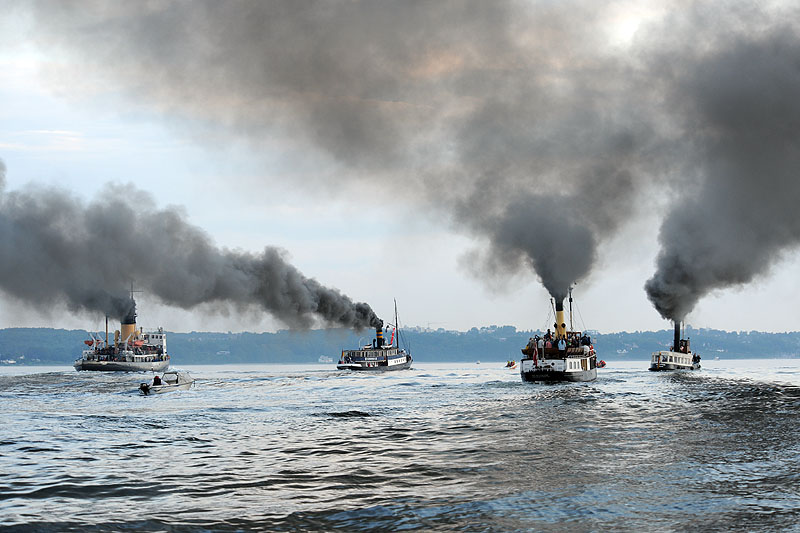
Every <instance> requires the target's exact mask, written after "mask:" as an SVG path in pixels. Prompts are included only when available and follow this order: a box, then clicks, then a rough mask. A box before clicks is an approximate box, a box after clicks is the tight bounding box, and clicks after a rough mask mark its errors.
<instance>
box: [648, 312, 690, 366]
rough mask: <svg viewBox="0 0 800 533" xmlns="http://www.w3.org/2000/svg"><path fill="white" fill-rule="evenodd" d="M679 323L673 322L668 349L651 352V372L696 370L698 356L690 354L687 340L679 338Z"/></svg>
mask: <svg viewBox="0 0 800 533" xmlns="http://www.w3.org/2000/svg"><path fill="white" fill-rule="evenodd" d="M681 337H682V335H681V323H680V322H679V321H677V320H676V321H675V336H674V337H673V340H672V346H670V349H669V350H668V351H667V350H661V351H658V352H653V355H652V356H651V358H650V368H649V370H652V371H653V372H658V371H662V370H698V369H699V368H700V355H698V354H697V353H693V352H692V348H691V345H690V343H689V339H688V338H686V339H683V338H681Z"/></svg>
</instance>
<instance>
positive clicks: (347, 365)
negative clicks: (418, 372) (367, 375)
mask: <svg viewBox="0 0 800 533" xmlns="http://www.w3.org/2000/svg"><path fill="white" fill-rule="evenodd" d="M411 363H412V360H411V358H409V359H408V361H406V362H405V363H401V364H399V365H385V366H380V365H378V366H362V365H360V364H358V363H345V364H341V363H340V364H338V365H336V368H338V369H339V370H353V371H355V372H391V371H393V370H408V369H409V368H411Z"/></svg>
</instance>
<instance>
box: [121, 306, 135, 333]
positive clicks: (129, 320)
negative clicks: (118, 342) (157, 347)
mask: <svg viewBox="0 0 800 533" xmlns="http://www.w3.org/2000/svg"><path fill="white" fill-rule="evenodd" d="M129 306H130V307H128V312H127V313H126V314H125V317H124V318H123V319H122V321H121V322H122V324H121V327H120V332H121V334H122V341H123V342H127V341H132V340H133V339H135V338H136V336H137V335H136V301H135V300H134V299H133V298H131V299H130V301H129Z"/></svg>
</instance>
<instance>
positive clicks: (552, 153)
mask: <svg viewBox="0 0 800 533" xmlns="http://www.w3.org/2000/svg"><path fill="white" fill-rule="evenodd" d="M637 5H638V4H637ZM629 7H632V5H628V4H626V3H624V2H621V3H611V4H604V3H598V2H590V1H582V0H573V1H564V2H550V1H536V0H531V1H529V2H516V1H513V0H508V1H502V0H497V1H493V2H485V1H482V0H461V1H441V2H435V3H424V2H414V3H409V2H379V1H378V2H376V1H359V0H355V1H347V2H336V1H333V2H315V1H311V0H307V1H303V0H285V1H280V0H276V1H272V2H259V1H246V0H243V1H240V2H235V3H233V2H216V1H211V0H205V1H204V0H197V1H194V2H150V3H147V4H137V3H124V4H121V3H115V2H105V1H99V2H95V3H93V4H92V5H91V7H87V6H86V4H85V2H81V3H65V2H59V3H52V2H42V3H39V4H38V7H37V8H35V10H34V13H35V16H34V18H35V20H36V28H35V29H36V35H37V39H38V40H39V41H40V43H42V44H43V45H44V46H47V47H51V48H58V49H65V50H72V51H74V53H75V54H76V56H75V57H76V58H77V60H76V61H75V62H74V63H72V64H71V67H72V68H73V69H76V70H75V71H72V72H68V75H70V76H85V77H86V78H89V79H97V77H98V76H99V79H100V81H101V82H103V83H105V82H111V83H113V84H114V85H115V86H117V87H121V88H123V90H124V91H126V92H127V93H128V95H129V96H130V97H131V101H133V102H137V103H142V105H147V106H150V107H153V108H155V109H157V110H159V111H161V112H163V113H164V114H165V115H166V116H168V117H170V118H172V119H175V120H176V121H179V122H181V123H185V122H187V121H188V122H189V123H190V124H191V128H192V134H193V135H197V133H196V132H197V131H198V130H200V131H203V132H204V133H205V135H208V136H209V137H211V136H213V137H214V140H215V141H220V140H224V138H230V139H245V140H246V141H247V142H250V143H252V144H254V145H255V146H256V147H257V148H261V147H262V146H264V145H269V144H270V142H272V141H273V140H274V139H276V138H280V139H281V140H284V139H291V140H292V142H295V143H297V145H298V146H302V147H303V149H304V150H306V151H310V150H313V149H315V150H317V151H318V154H317V155H323V156H326V157H328V158H330V161H332V162H335V163H336V164H338V165H340V169H339V170H340V172H337V173H334V175H335V176H336V177H335V178H334V179H335V180H336V181H339V182H341V181H345V180H356V181H359V180H361V181H363V182H368V183H369V186H370V187H373V186H375V185H380V183H376V182H381V181H383V182H389V181H393V182H394V181H397V180H399V179H400V180H402V182H403V183H402V187H399V188H398V189H399V190H401V191H403V192H404V194H405V195H406V199H407V200H409V201H411V202H415V203H418V204H420V205H421V206H422V207H423V208H425V209H426V210H427V209H429V208H430V209H441V210H443V211H444V212H445V213H447V214H448V215H449V217H450V219H451V221H452V223H453V225H454V226H455V227H457V228H458V229H461V230H463V231H466V232H469V233H470V234H472V235H474V236H476V237H477V238H478V240H480V241H482V242H484V243H485V244H486V245H485V246H484V247H483V248H480V249H479V250H478V251H477V252H476V253H475V255H474V257H476V258H477V259H478V260H476V261H473V262H472V263H471V264H472V269H473V270H474V271H476V273H478V275H479V276H481V277H486V276H487V275H488V276H491V275H495V276H508V275H511V274H514V273H517V272H523V271H529V270H530V269H533V270H534V271H535V272H536V274H537V275H538V276H539V278H540V279H541V281H542V283H543V284H544V286H545V287H546V288H547V290H548V291H550V293H551V294H552V295H554V296H555V297H559V298H560V297H563V295H564V294H565V293H566V290H567V288H568V287H569V286H570V285H571V284H573V283H575V282H576V281H578V280H581V279H584V278H586V277H587V276H588V275H590V274H591V269H592V267H593V265H594V263H595V259H596V257H597V256H598V254H599V250H600V247H601V246H602V243H603V241H604V240H605V239H608V238H609V237H611V236H613V235H614V234H615V232H616V231H617V230H618V229H619V228H620V226H621V225H623V224H625V223H626V222H627V221H628V220H630V218H631V217H632V216H634V215H635V214H636V212H637V209H647V208H648V207H652V205H653V203H654V202H653V201H652V200H650V199H647V198H645V197H644V196H643V193H644V192H648V193H649V192H652V191H653V190H659V189H660V188H662V189H663V188H664V184H665V183H667V184H669V185H668V188H671V189H673V190H674V191H675V192H674V194H675V196H676V198H677V200H676V203H675V207H674V210H673V211H672V213H671V214H670V216H669V217H668V218H667V220H666V221H665V223H664V226H663V228H662V231H661V237H660V238H661V242H662V244H663V250H662V253H661V255H660V257H659V260H658V262H659V271H658V273H657V274H656V276H655V277H654V278H653V279H652V280H651V281H649V282H648V285H647V291H648V295H649V296H650V298H651V299H652V300H653V301H654V303H655V305H656V307H657V308H658V309H659V311H660V312H661V313H662V314H664V316H669V317H682V316H684V315H685V314H686V313H687V312H688V311H689V310H690V309H691V308H692V307H693V306H694V303H695V302H696V301H697V299H698V298H700V297H701V296H702V294H705V293H706V292H707V291H708V290H712V289H713V288H716V287H723V286H726V285H729V284H731V283H733V284H735V283H743V282H747V281H749V280H751V279H753V277H754V276H757V275H758V274H759V273H761V272H763V271H764V269H765V268H767V265H769V264H771V263H772V262H773V260H774V258H775V257H776V256H778V255H780V250H782V249H784V248H785V247H786V246H790V245H793V244H794V242H795V241H794V237H792V235H796V234H797V232H796V231H794V229H795V222H794V218H792V215H791V213H792V212H793V211H794V209H793V206H790V205H786V202H788V201H789V200H787V199H788V198H792V197H793V196H792V194H793V193H794V192H796V191H795V190H794V187H796V185H794V184H793V183H788V181H789V180H790V177H791V176H792V171H791V168H795V165H794V164H795V162H796V161H795V158H796V154H795V144H794V142H793V138H792V134H791V132H792V131H793V130H792V128H791V127H789V126H794V112H795V106H796V104H795V102H793V101H792V100H791V96H790V95H791V94H792V93H793V91H795V90H796V88H797V87H796V85H797V84H796V64H795V63H794V61H795V60H794V58H796V57H798V55H797V54H796V52H797V50H796V46H795V40H794V37H793V35H794V34H793V32H792V30H793V29H794V28H792V29H782V28H781V27H780V26H779V25H777V24H776V23H775V21H790V20H797V16H796V15H797V13H796V9H794V8H793V7H792V6H782V5H781V4H770V3H762V2H754V1H749V0H743V1H738V2H731V3H730V4H727V3H726V4H724V5H723V4H719V3H715V2H702V1H700V2H691V3H690V4H688V5H686V4H677V5H676V6H675V7H671V6H662V5H660V4H658V5H657V6H656V7H657V8H658V9H651V10H650V11H652V13H651V16H652V17H653V19H654V20H653V21H652V22H650V23H647V24H643V25H642V27H641V28H640V30H639V31H638V32H637V33H636V35H635V37H634V38H632V41H631V43H630V44H629V45H626V46H620V45H615V44H613V43H612V42H611V39H610V38H609V32H608V28H609V27H613V26H614V24H616V23H618V22H619V20H620V19H621V20H622V21H625V19H626V17H627V16H628V13H627V12H628V11H629V10H628V9H627V8H629ZM651 7H652V6H651ZM795 33H796V32H795ZM754 36H755V37H754ZM81 68H82V69H83V70H80V69H81ZM61 86H62V87H63V86H67V87H69V86H70V84H69V83H63V84H61ZM751 124H752V126H751ZM753 180H764V181H762V183H766V184H768V185H769V186H771V187H773V189H776V190H777V189H783V188H785V189H783V190H785V191H787V194H779V195H774V194H771V192H772V191H771V190H770V191H768V190H761V189H759V188H757V187H756V186H755V184H754V183H753ZM329 185H330V188H331V189H332V190H336V189H337V188H338V186H339V185H341V183H332V184H329ZM788 193H791V194H788ZM775 196H781V198H775ZM794 197H796V195H795V196H794ZM777 226H780V227H777ZM767 227H769V229H765V228H767ZM689 230H691V231H689ZM734 242H735V243H737V244H736V245H733V244H732V243H734ZM754 256H755V259H753V257H754Z"/></svg>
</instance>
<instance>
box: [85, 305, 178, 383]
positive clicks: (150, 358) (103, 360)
mask: <svg viewBox="0 0 800 533" xmlns="http://www.w3.org/2000/svg"><path fill="white" fill-rule="evenodd" d="M89 337H90V338H89V340H86V341H84V343H85V344H86V345H87V346H88V349H86V350H83V353H82V355H81V358H80V359H77V360H76V361H75V364H74V365H73V366H74V367H75V370H99V371H107V372H149V371H152V372H161V371H162V370H166V369H167V368H169V355H168V354H167V334H166V333H165V332H164V330H163V328H158V329H157V330H156V331H152V332H145V331H144V329H141V328H139V329H137V327H136V301H134V299H133V292H131V297H130V307H129V310H128V313H127V314H126V315H125V317H124V318H123V319H122V321H121V323H120V329H118V330H116V331H115V332H114V342H113V343H110V342H109V340H108V317H106V334H105V338H103V337H101V336H100V335H99V334H97V335H94V334H91V333H90V334H89Z"/></svg>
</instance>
